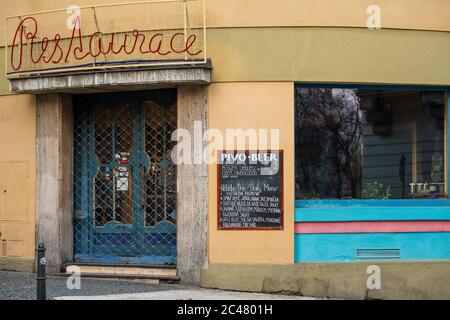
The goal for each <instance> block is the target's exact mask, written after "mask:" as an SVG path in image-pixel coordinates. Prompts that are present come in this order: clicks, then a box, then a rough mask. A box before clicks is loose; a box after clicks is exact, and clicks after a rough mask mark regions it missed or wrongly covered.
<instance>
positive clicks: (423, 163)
mask: <svg viewBox="0 0 450 320" xmlns="http://www.w3.org/2000/svg"><path fill="white" fill-rule="evenodd" d="M295 98H296V108H295V109H296V111H295V117H296V118H295V121H296V162H295V167H296V198H297V199H443V198H447V191H446V186H445V182H446V179H445V174H446V169H445V168H446V163H445V161H446V156H445V152H446V147H445V142H446V138H445V93H444V92H441V91H412V90H367V89H364V90H362V89H337V88H336V89H331V88H330V89H325V88H323V89H320V88H302V87H300V86H297V87H296V92H295Z"/></svg>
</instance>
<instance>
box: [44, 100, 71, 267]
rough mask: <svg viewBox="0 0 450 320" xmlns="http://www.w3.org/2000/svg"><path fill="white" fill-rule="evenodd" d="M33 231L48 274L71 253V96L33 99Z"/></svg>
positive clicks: (68, 257)
mask: <svg viewBox="0 0 450 320" xmlns="http://www.w3.org/2000/svg"><path fill="white" fill-rule="evenodd" d="M36 107H37V111H36V121H37V123H36V130H37V134H36V137H37V139H36V140H37V145H36V164H37V169H36V170H37V177H36V181H37V188H36V192H37V196H36V234H37V243H41V242H42V243H44V244H45V246H46V248H47V252H46V258H47V270H48V272H49V274H55V273H58V272H59V271H60V270H61V266H62V264H63V263H64V262H66V261H68V260H72V257H73V223H72V222H73V213H72V211H73V209H72V207H73V205H72V204H73V199H72V197H73V196H72V175H73V174H72V152H73V114H72V98H71V97H70V96H68V95H60V94H45V95H38V96H37V99H36Z"/></svg>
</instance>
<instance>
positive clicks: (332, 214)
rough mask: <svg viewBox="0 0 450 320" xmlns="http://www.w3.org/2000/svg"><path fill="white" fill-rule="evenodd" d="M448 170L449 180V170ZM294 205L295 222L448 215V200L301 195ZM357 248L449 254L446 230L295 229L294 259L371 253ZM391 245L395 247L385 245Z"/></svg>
mask: <svg viewBox="0 0 450 320" xmlns="http://www.w3.org/2000/svg"><path fill="white" fill-rule="evenodd" d="M320 87H323V85H320ZM332 87H336V85H332ZM403 89H405V88H404V87H403ZM445 89H447V88H445ZM447 99H448V107H447V114H449V113H450V91H448V92H447ZM447 125H448V124H447ZM448 135H449V136H448V139H447V140H448V148H447V149H448V152H449V153H450V130H448ZM449 158H450V154H449ZM447 172H448V174H449V176H448V181H450V170H447ZM295 207H296V208H295V222H340V221H342V222H345V221H438V220H450V200H299V201H296V202H295ZM358 249H368V250H369V251H368V252H374V251H370V250H371V249H373V250H378V251H375V252H378V253H380V252H381V253H383V252H386V256H384V257H383V255H382V254H380V255H378V256H373V257H372V260H374V261H379V260H384V259H401V260H447V259H450V233H445V232H444V233H433V232H430V233H425V232H418V233H370V234H362V233H361V234H296V235H295V262H296V263H314V262H330V263H336V262H354V261H358V260H363V259H364V261H367V259H370V255H363V256H361V255H359V256H358V255H357V250H358ZM390 249H393V250H392V251H389V250H390ZM380 250H381V251H380ZM383 250H388V251H383ZM392 252H399V256H398V257H396V256H395V255H390V254H389V253H392Z"/></svg>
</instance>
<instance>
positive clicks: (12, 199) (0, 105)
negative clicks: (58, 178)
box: [0, 95, 51, 269]
mask: <svg viewBox="0 0 450 320" xmlns="http://www.w3.org/2000/svg"><path fill="white" fill-rule="evenodd" d="M35 116H36V112H35V98H34V97H33V96H30V95H20V96H3V97H0V233H1V236H0V242H1V244H0V267H2V266H3V267H6V268H8V269H10V268H12V269H15V268H19V269H20V268H23V266H24V265H27V266H28V269H29V268H31V267H30V265H32V264H30V263H28V264H26V263H25V262H26V261H25V260H31V261H32V260H33V259H34V248H35V230H34V228H35V194H36V192H35V179H36V176H35V172H36V166H35V160H36V155H35V146H36V126H35V123H36V118H35ZM49 156H51V155H49ZM5 258H8V259H12V260H14V262H9V263H6V262H5ZM20 266H22V267H20ZM26 269H27V268H26Z"/></svg>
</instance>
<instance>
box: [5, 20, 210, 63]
mask: <svg viewBox="0 0 450 320" xmlns="http://www.w3.org/2000/svg"><path fill="white" fill-rule="evenodd" d="M82 34H83V33H82V30H81V25H80V18H79V17H78V18H76V20H75V23H74V27H73V29H72V35H71V36H70V37H69V38H66V39H64V38H63V37H62V36H61V34H60V33H56V34H55V35H54V36H53V37H51V38H49V37H42V38H41V37H40V36H39V23H38V21H37V20H36V19H35V18H33V17H27V18H25V19H23V20H22V21H21V22H20V24H19V25H18V27H17V29H16V31H15V33H14V37H13V41H12V46H11V58H10V63H11V68H12V69H13V70H14V71H19V70H21V68H22V66H23V60H24V56H25V55H26V54H28V55H29V56H30V60H31V63H32V64H35V65H37V64H41V63H44V64H54V65H57V64H60V63H69V61H72V59H74V60H76V61H80V60H84V59H86V58H89V57H91V58H94V59H95V58H97V57H98V56H100V55H119V54H122V53H125V54H126V55H132V54H140V55H141V56H144V55H155V56H159V57H165V56H168V55H169V54H172V55H173V54H176V55H181V54H182V55H187V56H189V57H191V58H192V57H195V56H198V55H199V54H201V53H202V52H203V50H196V49H195V45H196V42H197V36H196V35H195V34H186V35H185V34H184V33H183V32H175V33H173V34H172V35H170V36H167V35H164V34H162V33H157V32H155V33H152V34H151V36H149V35H148V34H146V33H145V32H143V31H139V30H137V29H134V30H133V31H131V32H128V33H125V35H124V39H123V41H120V42H119V40H117V38H118V33H109V34H103V33H101V32H94V33H93V34H91V35H88V36H82ZM83 38H84V39H88V41H87V42H88V45H87V44H83ZM105 38H106V39H105ZM180 39H182V43H183V45H182V46H178V47H177V45H176V43H177V42H178V43H179V42H180ZM62 41H68V43H69V46H68V48H64V47H63V46H62V43H61V42H62Z"/></svg>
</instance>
